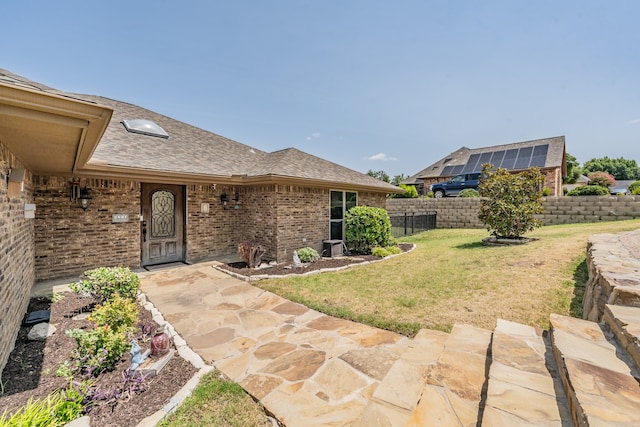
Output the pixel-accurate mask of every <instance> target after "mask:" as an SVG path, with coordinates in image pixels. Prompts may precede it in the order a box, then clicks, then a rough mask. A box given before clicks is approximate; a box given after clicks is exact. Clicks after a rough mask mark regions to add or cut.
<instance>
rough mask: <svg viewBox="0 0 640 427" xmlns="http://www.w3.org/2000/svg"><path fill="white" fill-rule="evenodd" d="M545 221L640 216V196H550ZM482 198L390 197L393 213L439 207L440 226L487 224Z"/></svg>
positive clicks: (391, 213) (456, 226)
mask: <svg viewBox="0 0 640 427" xmlns="http://www.w3.org/2000/svg"><path fill="white" fill-rule="evenodd" d="M543 205H544V213H543V214H542V215H539V216H538V218H539V219H540V220H542V223H543V224H544V225H555V224H574V223H585V222H598V221H617V220H624V219H635V218H640V196H581V197H547V198H545V199H544V201H543ZM479 206H480V199H479V198H457V197H451V198H442V199H429V198H417V199H387V211H388V212H389V215H402V214H404V212H415V213H419V212H425V211H435V212H436V213H437V217H438V222H437V227H438V228H484V224H482V222H481V221H480V220H479V219H478V208H479Z"/></svg>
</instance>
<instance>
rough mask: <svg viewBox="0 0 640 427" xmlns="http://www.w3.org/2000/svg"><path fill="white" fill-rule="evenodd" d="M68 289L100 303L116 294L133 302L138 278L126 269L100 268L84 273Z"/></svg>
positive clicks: (137, 287) (138, 283)
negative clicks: (86, 295)
mask: <svg viewBox="0 0 640 427" xmlns="http://www.w3.org/2000/svg"><path fill="white" fill-rule="evenodd" d="M69 288H71V290H72V291H74V292H76V293H84V294H89V295H91V296H93V297H94V298H97V299H98V300H100V301H107V300H109V299H111V298H113V297H114V296H115V295H116V294H117V295H120V296H121V297H122V298H127V299H130V300H131V301H135V299H136V297H137V296H138V291H139V290H140V278H138V275H137V274H135V273H134V272H132V271H131V270H129V268H127V267H101V268H96V269H94V270H89V271H85V272H84V274H83V277H82V278H81V280H80V281H79V282H76V283H72V284H71V285H69Z"/></svg>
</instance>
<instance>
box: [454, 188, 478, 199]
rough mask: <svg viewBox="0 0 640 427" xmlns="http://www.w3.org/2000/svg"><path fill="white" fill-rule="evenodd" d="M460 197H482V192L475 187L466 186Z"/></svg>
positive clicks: (459, 194)
mask: <svg viewBox="0 0 640 427" xmlns="http://www.w3.org/2000/svg"><path fill="white" fill-rule="evenodd" d="M458 197H480V193H479V192H478V190H476V189H474V188H465V189H464V190H462V191H461V192H459V193H458Z"/></svg>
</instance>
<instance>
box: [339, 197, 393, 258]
mask: <svg viewBox="0 0 640 427" xmlns="http://www.w3.org/2000/svg"><path fill="white" fill-rule="evenodd" d="M344 237H345V239H344V240H345V244H346V245H347V247H348V248H351V249H353V250H355V251H356V252H360V253H367V254H369V253H371V248H373V247H375V246H382V247H386V246H393V245H395V241H394V239H393V236H391V220H390V219H389V214H387V211H386V210H384V209H382V208H374V207H371V206H355V207H353V208H351V209H349V210H348V211H347V213H346V215H345V234H344Z"/></svg>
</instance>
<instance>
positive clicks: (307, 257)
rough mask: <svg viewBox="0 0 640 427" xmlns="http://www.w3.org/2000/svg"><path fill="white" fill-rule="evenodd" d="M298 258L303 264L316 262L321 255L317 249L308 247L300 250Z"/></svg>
mask: <svg viewBox="0 0 640 427" xmlns="http://www.w3.org/2000/svg"><path fill="white" fill-rule="evenodd" d="M298 258H300V261H301V262H314V261H317V260H318V259H320V255H318V251H316V250H315V249H313V248H309V247H306V248H302V249H298Z"/></svg>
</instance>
